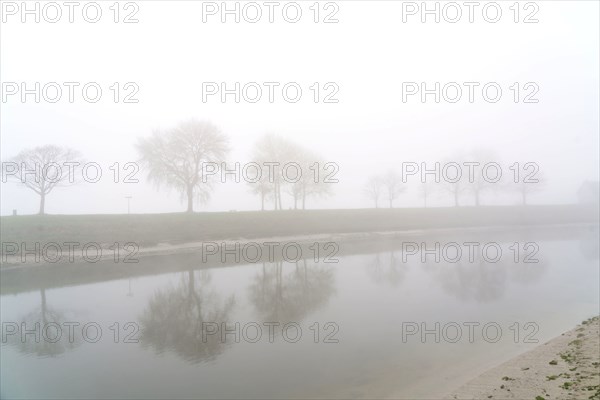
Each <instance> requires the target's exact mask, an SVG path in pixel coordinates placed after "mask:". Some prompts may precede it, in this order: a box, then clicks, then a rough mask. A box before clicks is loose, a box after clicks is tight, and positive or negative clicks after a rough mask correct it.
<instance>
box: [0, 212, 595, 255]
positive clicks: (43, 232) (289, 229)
mask: <svg viewBox="0 0 600 400" xmlns="http://www.w3.org/2000/svg"><path fill="white" fill-rule="evenodd" d="M598 218H599V216H598V208H597V206H591V207H582V206H575V205H561V206H525V207H521V206H502V207H452V208H398V209H353V210H302V211H301V210H297V211H296V210H294V211H292V210H284V211H264V212H261V211H244V212H211V213H193V214H186V213H172V214H132V215H122V214H120V215H43V216H39V215H28V216H7V217H1V218H0V222H1V224H0V225H1V228H0V234H1V236H2V238H1V240H2V242H17V243H23V242H24V243H34V242H40V243H48V242H57V243H63V242H68V241H77V242H80V243H83V242H97V243H107V244H108V243H114V242H119V243H123V242H136V243H138V244H139V245H140V246H141V247H146V246H154V245H156V244H158V243H171V244H175V243H183V242H191V241H202V240H219V239H238V238H246V239H252V238H264V237H273V236H292V235H307V234H334V233H352V232H378V231H397V230H413V229H432V228H463V227H465V228H466V227H485V226H523V225H548V224H570V223H575V224H577V223H598Z"/></svg>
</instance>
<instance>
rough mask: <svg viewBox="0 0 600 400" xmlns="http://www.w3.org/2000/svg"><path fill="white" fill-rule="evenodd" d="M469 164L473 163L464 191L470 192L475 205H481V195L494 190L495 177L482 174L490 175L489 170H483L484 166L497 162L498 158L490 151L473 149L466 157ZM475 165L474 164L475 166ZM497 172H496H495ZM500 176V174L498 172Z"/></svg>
mask: <svg viewBox="0 0 600 400" xmlns="http://www.w3.org/2000/svg"><path fill="white" fill-rule="evenodd" d="M467 157H468V159H469V162H471V163H474V164H472V166H469V167H471V168H472V169H473V170H472V171H471V172H469V175H472V176H468V178H467V179H468V182H469V183H468V185H466V186H465V190H467V191H469V192H471V193H472V194H473V196H474V198H475V205H476V206H479V205H480V204H481V195H482V194H483V193H485V192H489V191H491V190H492V189H494V187H495V186H494V183H493V179H495V178H496V177H495V176H494V177H486V176H484V174H488V173H490V171H491V169H485V166H486V164H488V163H493V162H496V163H497V162H498V161H499V157H498V155H497V154H496V152H495V151H493V150H490V149H475V150H473V151H471V152H470V153H469V154H468V155H467ZM475 163H476V164H475ZM495 172H497V171H495ZM499 173H500V175H501V172H499Z"/></svg>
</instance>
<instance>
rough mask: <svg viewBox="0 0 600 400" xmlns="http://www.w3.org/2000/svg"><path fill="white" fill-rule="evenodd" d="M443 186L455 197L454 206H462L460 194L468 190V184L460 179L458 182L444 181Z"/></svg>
mask: <svg viewBox="0 0 600 400" xmlns="http://www.w3.org/2000/svg"><path fill="white" fill-rule="evenodd" d="M441 188H443V190H445V191H446V192H448V193H449V194H450V195H451V196H452V198H453V199H454V207H458V206H460V203H459V201H458V200H459V199H460V195H461V194H462V193H463V192H465V191H466V190H467V185H466V184H465V183H464V182H462V181H460V180H459V181H456V182H444V184H443V185H442V186H441Z"/></svg>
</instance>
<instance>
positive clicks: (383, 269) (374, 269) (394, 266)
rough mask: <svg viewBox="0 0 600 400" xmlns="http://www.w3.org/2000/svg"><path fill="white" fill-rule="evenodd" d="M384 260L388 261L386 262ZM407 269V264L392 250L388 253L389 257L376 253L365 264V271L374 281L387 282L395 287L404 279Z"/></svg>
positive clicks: (378, 282)
mask: <svg viewBox="0 0 600 400" xmlns="http://www.w3.org/2000/svg"><path fill="white" fill-rule="evenodd" d="M385 260H388V262H387V263H386V262H385ZM386 264H387V266H386ZM407 271H408V266H407V265H406V264H405V263H403V262H402V259H401V258H398V257H397V256H396V255H395V254H394V252H393V251H392V252H390V253H389V257H387V256H384V255H383V253H377V254H375V257H374V258H373V261H372V262H371V263H369V264H367V272H368V274H369V276H370V277H371V279H373V281H374V282H375V283H377V284H386V283H387V284H389V285H390V286H392V287H397V286H399V285H400V284H401V283H402V282H403V281H404V278H405V277H406V272H407Z"/></svg>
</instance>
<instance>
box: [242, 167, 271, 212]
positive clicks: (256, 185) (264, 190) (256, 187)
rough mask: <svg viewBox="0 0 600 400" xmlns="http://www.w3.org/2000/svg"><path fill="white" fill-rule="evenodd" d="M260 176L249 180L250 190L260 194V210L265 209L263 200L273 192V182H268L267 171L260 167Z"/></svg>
mask: <svg viewBox="0 0 600 400" xmlns="http://www.w3.org/2000/svg"><path fill="white" fill-rule="evenodd" d="M260 173H261V175H260V178H259V179H258V180H257V181H256V182H249V183H248V185H250V191H251V192H252V193H253V194H256V195H259V196H260V210H261V211H265V200H266V199H267V197H268V196H271V195H272V194H273V184H272V183H271V182H269V176H268V171H265V170H264V168H261V169H260Z"/></svg>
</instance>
